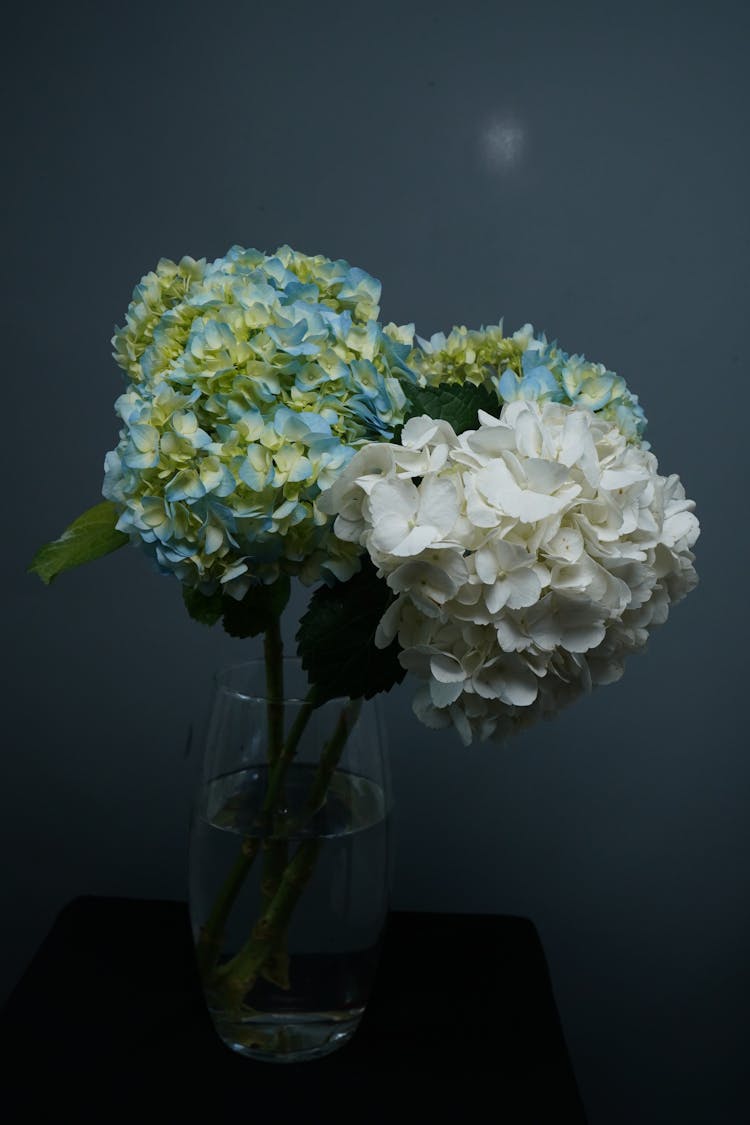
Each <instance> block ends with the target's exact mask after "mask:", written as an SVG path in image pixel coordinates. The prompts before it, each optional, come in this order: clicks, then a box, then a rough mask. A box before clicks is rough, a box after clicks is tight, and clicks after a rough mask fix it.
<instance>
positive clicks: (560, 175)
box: [0, 0, 750, 1125]
mask: <svg viewBox="0 0 750 1125" xmlns="http://www.w3.org/2000/svg"><path fill="white" fill-rule="evenodd" d="M747 11H748V9H747V6H746V5H745V4H744V3H742V2H739V0H738V2H737V3H723V2H713V3H704V4H693V5H684V4H679V5H678V4H674V5H672V4H658V3H657V4H649V5H641V4H638V3H629V4H627V5H623V4H612V5H608V4H588V3H575V2H573V3H571V4H567V5H558V4H553V3H548V4H539V3H524V4H518V3H516V4H503V3H497V4H490V3H476V2H471V0H464V2H463V3H461V4H455V5H447V4H442V5H441V4H439V3H438V4H434V3H433V4H412V5H403V6H402V5H396V4H393V3H380V4H378V5H375V4H371V5H369V6H368V7H367V9H365V7H364V6H359V5H344V4H326V3H318V4H315V5H307V4H302V3H294V2H293V3H291V4H284V5H279V6H278V7H273V9H272V10H269V5H267V4H260V3H258V4H248V3H236V4H234V5H232V6H231V8H229V9H228V8H226V7H224V6H218V5H214V6H211V5H204V4H197V3H185V4H159V3H155V4H149V5H146V4H142V5H139V4H133V3H129V4H127V5H125V4H109V5H107V4H93V3H92V4H83V3H78V4H75V3H74V4H70V5H61V6H59V7H57V6H56V7H53V6H52V5H49V6H47V7H45V6H43V5H42V6H40V5H38V4H37V5H30V6H29V7H28V8H27V9H26V12H25V14H24V15H14V16H12V17H10V19H11V23H10V25H9V26H8V25H6V29H5V32H6V35H5V48H4V49H5V51H6V53H7V58H6V60H5V63H4V67H3V73H4V76H5V78H6V90H5V94H4V98H3V110H4V113H5V115H6V127H5V155H6V158H7V159H6V186H7V189H8V200H7V204H6V207H5V209H4V215H3V223H4V225H5V231H4V235H3V243H2V246H3V273H4V281H5V286H4V299H3V302H2V312H3V319H4V325H3V333H2V340H3V350H4V357H3V428H2V432H3V443H2V444H3V451H4V454H5V455H6V456H7V461H6V464H5V466H4V469H3V478H2V479H3V483H4V497H3V509H4V514H5V533H4V543H5V547H4V550H3V552H2V556H1V557H0V559H1V563H2V570H3V576H4V587H3V589H4V593H5V598H4V611H3V617H4V624H5V636H6V640H5V645H4V650H5V657H6V659H5V673H4V676H3V687H4V689H5V692H6V701H5V707H4V712H3V713H4V718H5V723H4V725H5V734H6V736H7V737H6V739H5V748H4V751H3V754H2V759H1V761H2V770H3V774H4V778H3V783H2V789H1V790H0V794H1V796H0V800H1V801H2V815H1V816H0V831H1V832H2V844H1V845H0V855H2V857H3V899H4V909H3V932H2V943H3V956H2V964H1V965H0V968H1V970H2V979H3V983H4V985H5V987H6V988H7V987H8V986H10V985H11V984H12V983H13V982H14V980H15V979H17V977H18V975H19V973H20V972H21V971H22V969H23V967H24V965H25V964H26V963H27V961H28V958H29V957H30V955H31V953H32V951H33V949H34V948H35V946H36V944H37V943H38V942H39V941H40V940H41V938H42V937H43V935H44V933H45V932H46V930H47V928H48V927H49V925H50V924H51V922H52V920H53V918H54V915H55V913H56V912H57V911H58V910H59V909H60V907H62V905H63V904H64V903H65V902H66V901H68V900H69V899H70V898H72V897H74V896H76V895H79V894H82V893H94V894H117V895H133V896H143V897H148V896H155V897H171V898H180V897H184V896H185V893H186V873H185V832H186V827H187V819H188V810H189V803H190V795H191V790H192V785H193V776H194V770H195V755H194V754H193V755H190V756H189V757H185V741H186V734H187V729H188V725H189V721H190V719H191V718H192V717H195V716H196V715H198V713H199V712H200V709H201V707H202V706H203V702H204V701H205V698H206V696H207V691H208V684H209V678H210V675H211V673H212V672H213V670H214V668H215V667H216V666H217V665H219V664H223V663H226V662H228V661H234V660H236V659H238V658H241V657H242V656H244V655H246V654H248V655H249V654H252V655H254V654H255V653H256V652H257V649H256V647H255V646H254V645H253V644H252V643H240V642H234V641H232V640H230V639H229V638H227V637H225V636H224V635H222V633H221V632H216V631H208V630H204V629H202V628H201V627H199V626H197V625H195V624H193V623H192V622H190V621H189V620H188V619H187V617H186V615H185V614H184V611H183V609H182V605H181V599H180V596H179V587H178V586H177V584H176V583H172V582H171V581H170V580H169V579H166V578H162V577H160V576H158V575H156V574H155V573H154V572H153V571H152V570H151V568H150V564H149V563H148V562H147V561H146V560H145V558H143V557H142V556H140V555H139V554H138V553H137V552H135V551H132V550H124V551H121V552H119V553H118V554H116V555H114V556H112V557H110V558H108V559H106V560H102V561H100V562H98V563H95V564H91V565H90V566H87V567H85V568H82V569H81V570H79V571H78V572H75V573H71V574H70V575H66V576H64V577H63V578H61V579H60V580H59V581H58V582H57V583H56V584H55V585H54V586H53V587H51V588H50V589H45V588H43V587H42V585H41V584H40V583H39V582H38V581H37V580H36V579H34V578H32V577H31V576H28V575H26V574H25V573H24V571H25V567H26V565H27V563H28V561H29V559H30V558H31V556H32V554H33V552H34V551H35V549H36V548H37V546H38V545H39V544H40V543H41V542H42V541H44V540H47V539H49V538H52V537H54V536H55V535H57V534H58V533H59V532H60V531H61V530H62V528H63V527H64V526H65V525H66V524H67V523H68V522H70V520H71V519H72V518H73V517H75V516H76V515H77V514H78V513H79V512H80V511H81V510H82V509H84V508H86V507H88V506H89V505H90V504H92V503H94V502H96V500H97V498H98V496H99V488H100V484H101V477H102V462H103V456H104V453H105V451H106V450H107V449H109V448H111V447H112V446H113V445H114V444H115V441H116V434H117V424H116V419H115V417H114V414H113V410H112V404H113V401H114V398H115V397H116V395H117V394H118V393H119V390H120V385H121V384H120V377H119V372H118V371H117V369H116V368H115V366H114V363H113V361H112V360H111V358H110V350H111V349H110V342H109V341H110V336H111V332H112V326H113V325H114V324H115V323H120V322H121V321H122V318H123V315H124V311H125V308H126V306H127V303H128V300H129V297H130V292H131V289H132V287H133V285H134V284H135V282H136V281H137V280H138V279H139V278H140V276H141V275H142V274H143V273H144V272H146V271H147V270H148V269H150V268H152V266H153V265H154V264H155V263H156V261H157V259H158V258H159V257H160V256H162V255H165V256H171V257H177V258H178V257H180V256H181V255H182V254H184V253H190V254H192V255H194V256H195V257H200V256H208V257H216V256H218V255H220V254H222V253H224V252H225V251H226V249H227V248H228V247H229V246H230V245H231V244H233V243H235V242H239V243H241V244H244V245H249V246H256V247H259V248H261V249H265V250H272V249H274V248H275V247H276V246H277V245H279V244H280V243H282V242H289V243H290V244H291V245H293V246H295V247H297V248H298V249H301V250H304V251H307V252H308V253H316V252H323V253H326V254H328V255H330V256H333V257H337V256H341V257H345V258H347V259H348V260H349V261H351V262H352V263H355V264H358V265H361V266H363V267H365V268H366V269H368V270H369V271H370V272H372V273H373V274H374V275H375V276H377V277H378V278H380V279H381V280H382V282H383V285H384V298H383V302H382V310H383V315H384V317H385V318H386V319H391V318H392V319H395V320H398V321H410V320H415V321H416V323H417V327H418V330H419V331H420V333H421V334H422V335H427V334H430V333H431V332H433V331H436V330H438V329H447V328H449V327H450V326H451V324H453V323H456V322H459V323H461V322H463V323H466V324H469V325H472V326H478V325H480V324H482V323H492V322H496V321H497V319H498V318H499V317H500V316H501V315H503V316H504V317H505V324H506V327H508V328H509V329H513V328H516V327H518V326H520V325H521V324H522V323H524V322H525V321H526V320H530V321H532V322H533V323H534V325H535V326H536V327H537V328H538V329H540V330H546V332H547V333H548V334H549V336H550V337H552V338H554V337H557V339H558V340H559V341H560V343H561V344H562V345H563V347H566V348H567V349H568V350H570V351H583V352H585V353H586V354H587V355H588V356H589V357H591V358H593V359H596V360H601V361H603V362H605V363H606V364H607V365H608V366H610V367H611V368H614V369H615V370H617V371H618V372H620V373H622V374H623V375H624V376H625V377H626V379H627V380H628V382H629V384H630V385H631V386H632V387H633V388H634V389H635V390H636V392H637V393H638V394H639V395H640V397H641V401H642V402H643V404H644V406H645V408H646V412H647V414H648V416H649V419H650V429H649V437H650V440H651V442H652V444H653V447H654V450H655V452H656V453H657V455H658V457H659V461H660V466H661V469H662V471H663V472H672V471H676V472H678V473H679V474H680V476H681V477H682V479H683V481H684V483H685V486H686V488H687V491H688V495H690V496H692V497H693V498H695V500H696V501H697V512H698V515H699V517H700V519H701V523H702V536H701V538H700V540H699V541H698V544H697V548H696V554H697V567H698V570H699V574H700V577H701V584H700V586H699V587H698V589H697V590H696V591H695V592H694V593H693V594H692V595H691V596H690V597H689V598H688V599H687V601H686V602H684V603H683V604H682V605H680V606H679V607H677V609H676V610H675V611H674V614H673V616H672V617H671V619H670V621H669V623H668V625H667V626H666V628H664V629H663V630H661V631H660V632H657V633H656V634H655V636H654V638H653V640H652V643H651V645H650V650H649V652H648V653H647V654H646V655H643V656H638V657H636V658H634V659H633V660H632V662H631V665H630V667H629V670H628V672H627V674H626V677H625V679H624V680H623V681H621V682H620V683H619V684H618V685H616V686H613V687H610V688H605V689H602V690H601V692H600V693H597V694H595V695H594V696H593V697H592V698H591V699H589V700H587V701H584V702H582V703H579V704H578V705H576V706H575V707H574V708H573V709H571V710H570V711H569V712H567V713H565V714H563V715H561V716H560V717H559V718H558V720H557V721H556V722H554V723H552V724H545V725H544V726H543V727H541V728H539V729H537V730H534V731H533V732H530V733H528V734H526V735H524V736H523V737H522V738H519V739H518V741H516V742H514V743H512V744H511V745H509V746H507V747H506V748H505V749H501V750H498V749H497V748H496V747H493V746H492V745H489V744H485V745H482V746H476V747H472V748H470V749H463V748H462V747H461V745H460V744H459V742H458V740H457V739H456V738H455V737H454V736H453V735H451V734H449V733H448V734H444V735H443V734H441V735H435V734H431V733H428V732H426V731H425V729H424V728H422V727H420V726H419V724H418V723H417V721H416V720H415V719H414V718H413V717H412V716H411V712H410V693H409V691H408V690H407V689H405V688H401V689H399V690H397V691H395V692H393V693H392V694H391V695H390V696H389V697H388V699H387V701H386V704H385V706H386V716H387V725H388V731H389V736H390V743H391V752H392V762H393V772H394V787H395V795H396V801H397V808H398V822H397V829H398V834H399V852H398V858H397V863H396V881H395V905H396V906H399V907H403V908H413V909H437V910H454V911H471V912H474V911H491V912H497V913H512V914H520V915H525V916H528V917H529V918H531V919H532V920H533V921H534V923H535V924H536V926H537V927H538V930H539V933H540V935H541V939H542V941H543V943H544V947H545V950H546V953H547V957H548V961H549V966H550V972H551V977H552V981H553V986H554V991H555V996H556V998H557V1002H558V1005H559V1010H560V1015H561V1019H562V1023H563V1026H564V1030H565V1034H566V1037H567V1041H568V1044H569V1047H570V1051H571V1055H572V1058H573V1063H574V1066H575V1070H576V1074H577V1077H578V1080H579V1084H580V1087H581V1091H582V1095H583V1098H584V1101H585V1104H586V1107H587V1110H588V1113H589V1117H590V1121H591V1122H592V1125H619V1123H623V1125H632V1123H633V1122H635V1121H638V1122H639V1123H650V1122H654V1123H661V1122H672V1121H678V1120H679V1121H680V1122H683V1123H685V1122H696V1123H708V1122H711V1125H717V1123H723V1122H727V1123H730V1122H732V1123H734V1122H739V1121H740V1120H744V1119H745V1116H746V1112H747V1105H748V1103H747V1099H746V1097H745V1094H744V1090H745V1087H746V1079H745V1078H744V1077H743V1072H744V1064H745V1059H744V1052H743V1051H742V1043H743V1040H744V1041H745V1042H747V1033H748V1022H747V1009H748V1001H749V1000H750V988H748V983H749V982H748V976H749V970H748V957H747V950H748V938H749V937H750V933H749V929H750V926H749V921H750V919H749V909H748V876H747V864H746V857H747V852H748V835H749V830H748V817H747V802H748V765H747V755H746V730H745V727H746V723H745V713H744V710H743V707H742V698H741V693H742V694H744V693H745V692H746V668H745V666H746V659H747V657H746V637H747V625H748V620H747V617H748V615H747V581H746V573H747V558H748V549H749V548H750V543H749V542H748V530H747V507H748V505H747V468H746V466H747V461H746V456H747V424H748V418H749V417H750V413H749V409H748V408H749V406H750V402H749V401H748V382H747V351H746V334H747V312H748V284H749V282H750V274H749V273H748V265H747V262H748V248H749V245H750V223H749V222H748V211H747V200H748V194H749V193H748V189H749V188H750V184H749V183H748V180H749V178H750V177H749V175H748V173H749V171H750V165H749V162H748V152H747V138H748V132H747V124H748V106H749V99H748V67H747V61H746V60H747V52H748V17H747ZM4 18H5V17H4ZM296 604H297V608H299V603H296ZM293 626H294V623H293V621H292V620H291V619H290V620H289V621H288V622H287V633H288V636H289V637H291V636H292V634H293ZM461 984H462V982H461V980H460V979H458V980H457V981H455V982H452V981H450V982H448V987H449V988H450V987H461Z"/></svg>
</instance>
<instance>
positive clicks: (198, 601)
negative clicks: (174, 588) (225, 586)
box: [182, 586, 224, 625]
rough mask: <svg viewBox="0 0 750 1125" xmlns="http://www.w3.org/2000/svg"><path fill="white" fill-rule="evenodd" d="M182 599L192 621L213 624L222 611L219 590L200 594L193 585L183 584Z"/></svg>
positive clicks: (222, 606) (221, 597)
mask: <svg viewBox="0 0 750 1125" xmlns="http://www.w3.org/2000/svg"><path fill="white" fill-rule="evenodd" d="M182 600H183V601H184V603H185V608H186V609H187V611H188V613H189V614H190V616H191V617H192V619H193V621H199V622H200V623H201V625H215V624H216V622H217V621H218V620H219V618H220V617H221V615H222V613H223V612H224V599H223V596H222V593H221V590H217V591H216V593H215V594H202V593H201V592H200V590H196V589H195V588H194V587H193V586H183V587H182Z"/></svg>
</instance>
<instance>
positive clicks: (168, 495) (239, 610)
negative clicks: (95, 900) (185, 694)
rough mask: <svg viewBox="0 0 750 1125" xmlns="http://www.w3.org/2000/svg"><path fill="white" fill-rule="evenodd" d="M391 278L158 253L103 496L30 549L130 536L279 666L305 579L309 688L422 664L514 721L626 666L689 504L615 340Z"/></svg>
mask: <svg viewBox="0 0 750 1125" xmlns="http://www.w3.org/2000/svg"><path fill="white" fill-rule="evenodd" d="M379 298H380V285H379V283H378V282H377V281H375V280H374V279H373V278H372V277H371V276H370V275H369V274H367V273H366V272H365V271H364V270H361V269H357V268H352V267H351V266H350V265H349V264H348V263H346V262H344V261H332V260H329V259H328V258H325V257H322V256H316V257H310V256H307V255H304V254H301V253H298V252H296V251H294V250H292V249H290V248H289V247H288V246H283V247H281V248H280V249H278V250H277V251H276V252H275V253H274V254H271V255H265V254H263V253H260V252H259V251H257V250H246V249H242V248H241V247H238V246H235V247H233V248H232V249H231V250H229V252H228V253H227V254H226V255H225V256H224V257H223V258H219V259H218V260H216V261H214V262H211V263H209V262H207V261H205V260H200V261H195V260H193V259H192V258H183V259H182V261H180V262H179V263H178V264H175V263H174V262H171V261H166V260H162V261H160V262H159V264H158V266H157V267H156V269H155V271H154V272H152V273H149V274H147V275H146V276H145V277H144V278H143V279H142V280H141V282H140V284H139V285H138V286H137V287H136V289H135V291H134V294H133V299H132V302H131V304H130V306H129V308H128V311H127V316H126V320H125V324H124V325H123V326H122V327H121V328H118V329H117V330H116V333H115V336H114V339H113V344H114V356H115V359H116V360H117V362H118V364H119V365H120V367H121V368H122V369H123V371H124V372H125V375H126V378H127V385H126V387H125V390H124V391H123V393H122V394H121V395H120V397H119V398H118V399H117V402H116V411H117V414H118V416H119V418H120V420H121V423H122V427H121V430H120V434H119V441H118V443H117V445H116V448H115V449H113V450H112V451H111V452H109V453H108V454H107V455H106V458H105V473H104V485H103V494H104V497H105V499H104V501H103V502H101V503H99V504H97V505H96V506H95V507H93V508H92V509H90V510H89V511H87V512H86V513H84V515H82V516H81V517H80V518H79V519H77V520H76V521H75V522H74V523H73V524H72V525H71V526H70V527H69V528H68V529H67V530H66V531H65V532H64V533H63V535H62V536H61V538H60V539H58V540H56V541H55V542H53V543H50V544H48V545H47V546H45V547H43V548H42V549H41V550H40V551H39V552H38V554H37V556H36V558H35V559H34V561H33V563H32V566H31V569H32V570H33V571H35V572H36V573H37V574H38V575H39V576H40V577H41V578H42V579H43V580H44V581H45V582H49V581H51V580H52V579H53V578H54V577H55V576H56V575H57V574H59V573H60V572H61V571H63V570H66V569H69V568H70V567H72V566H75V565H78V564H79V563H82V562H85V561H87V560H89V559H93V558H95V557H97V556H100V555H104V554H106V553H108V552H110V551H112V550H114V549H115V548H118V547H120V546H121V545H123V544H125V543H127V542H130V543H133V544H135V545H137V546H138V547H140V548H142V549H144V550H145V551H146V552H147V554H149V555H150V556H151V558H152V559H153V561H154V563H155V565H156V567H157V568H158V569H159V570H160V571H161V572H163V573H164V574H167V575H170V576H172V577H174V578H176V579H177V580H178V582H179V583H180V586H181V589H182V593H183V597H184V601H185V605H186V607H187V609H188V611H189V613H190V614H191V615H192V616H193V617H194V618H195V619H196V620H198V621H199V622H202V623H204V624H208V625H211V624H214V623H216V622H218V621H220V620H221V621H222V622H223V626H224V628H225V629H226V630H227V631H228V632H229V633H230V634H232V635H234V636H238V637H248V636H257V635H260V634H264V637H265V653H266V660H267V667H268V683H269V685H270V686H271V689H272V691H280V672H279V669H280V667H281V665H280V661H281V632H280V627H279V620H280V617H281V614H282V612H283V610H284V607H285V605H286V602H287V599H288V596H289V590H290V580H291V579H293V578H296V579H298V580H299V581H301V582H302V583H303V584H304V585H306V586H308V587H312V586H315V587H316V589H315V590H314V592H313V593H312V596H311V599H310V603H309V606H308V608H307V610H306V612H305V614H304V616H303V617H302V620H301V622H300V624H299V630H298V633H297V640H298V647H299V655H300V657H301V660H302V664H303V666H304V668H305V669H306V670H307V672H308V675H309V680H310V685H311V687H310V692H311V694H310V700H311V704H319V703H322V702H323V701H325V700H329V699H332V698H336V697H339V696H349V697H350V698H351V699H352V700H358V699H361V698H371V697H372V696H373V695H375V694H377V693H379V692H383V691H387V690H388V689H389V688H390V687H391V686H392V685H393V684H395V683H397V682H400V681H401V680H402V679H403V678H404V676H405V675H406V673H407V672H410V673H412V675H413V676H414V678H415V680H416V684H417V687H416V693H415V695H414V701H413V707H414V711H415V714H416V715H417V717H418V718H419V719H420V720H421V722H423V723H424V724H425V725H426V726H428V727H431V728H439V727H450V726H452V727H454V728H455V730H456V731H457V733H458V735H459V737H460V738H461V740H462V741H463V742H464V743H467V744H468V743H470V742H471V741H472V740H473V739H479V740H484V739H489V738H501V737H504V736H505V735H507V734H509V733H511V732H513V731H514V730H516V729H518V728H520V727H523V726H526V725H527V724H529V723H531V722H533V721H535V720H536V719H537V718H539V717H540V716H550V715H552V714H554V713H555V712H556V711H557V710H558V709H559V708H560V707H561V706H563V705H565V704H567V703H568V702H569V701H571V700H572V699H574V698H575V697H577V696H579V695H581V694H582V693H585V692H587V691H589V690H590V689H591V688H592V686H594V685H600V684H606V683H611V682H612V681H614V680H616V679H618V677H619V676H620V675H621V674H622V672H623V666H624V661H625V657H626V656H627V655H628V653H631V652H634V651H636V650H638V649H640V648H642V647H643V645H644V644H645V642H646V640H647V637H648V634H649V631H650V629H651V628H652V627H653V626H655V625H658V624H661V623H662V622H664V621H665V619H666V617H667V614H668V611H669V607H670V605H671V604H673V603H674V602H677V601H679V600H680V599H681V598H682V597H683V596H684V595H685V594H686V593H687V592H688V591H689V590H690V589H691V588H692V587H693V586H694V584H695V582H696V581H697V579H696V574H695V570H694V568H693V561H694V556H693V554H692V551H691V548H692V547H693V545H694V543H695V540H696V538H697V536H698V522H697V520H696V517H695V515H694V514H693V508H694V504H693V502H692V501H691V500H688V499H687V498H686V496H685V491H684V489H683V487H682V485H681V483H680V481H679V479H678V477H677V476H674V475H671V476H662V475H660V473H659V471H658V465H657V460H656V457H655V456H654V454H653V453H652V452H651V450H650V447H649V444H648V442H647V441H645V440H644V429H645V417H644V414H643V411H642V409H641V406H640V404H639V402H638V398H637V397H636V395H634V394H633V393H632V392H631V391H630V390H629V389H628V388H627V386H626V384H625V381H624V380H623V379H622V378H621V377H620V376H618V375H616V374H615V373H614V372H612V371H609V370H607V369H606V368H605V367H604V366H603V365H602V364H600V363H592V362H590V361H589V360H587V359H585V358H584V357H583V356H582V355H577V354H573V355H571V354H568V353H566V352H565V351H563V350H562V348H560V347H559V346H558V345H557V344H556V343H554V342H552V343H550V342H548V341H547V339H546V337H545V336H543V335H538V334H536V333H535V332H534V330H533V328H532V327H531V325H528V324H527V325H525V326H524V327H522V328H521V329H520V330H519V331H517V332H514V333H513V334H512V335H505V334H504V332H503V326H502V324H499V325H498V326H494V327H489V328H482V329H480V330H476V331H469V330H467V329H466V328H463V327H459V328H454V329H453V330H452V331H451V332H450V334H449V335H448V336H444V335H442V334H441V335H437V336H433V337H432V339H431V340H429V341H428V340H424V339H421V338H419V337H416V336H415V333H414V326H413V325H406V326H397V325H395V324H386V325H383V324H381V323H380V321H379V320H378V315H379V307H378V301H379ZM276 885H277V886H278V882H277V884H276ZM217 925H218V926H219V927H220V925H221V918H220V917H219V918H218V921H217ZM215 936H216V935H211V934H208V935H206V941H207V948H211V947H212V940H213V938H215ZM256 952H257V950H256ZM274 953H278V950H275V949H274V948H273V944H272V943H271V944H268V943H266V947H264V948H263V950H262V956H260V957H256V958H255V970H254V971H258V969H259V968H262V967H263V963H264V958H265V964H266V965H268V964H270V963H271V961H272V959H273V956H274ZM209 960H210V958H209ZM243 983H244V984H247V981H246V980H245V981H244V982H243Z"/></svg>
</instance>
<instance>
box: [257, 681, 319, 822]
mask: <svg viewBox="0 0 750 1125" xmlns="http://www.w3.org/2000/svg"><path fill="white" fill-rule="evenodd" d="M316 700H317V689H316V687H315V685H313V686H312V687H311V688H310V690H309V691H308V693H307V695H306V697H305V699H304V701H303V703H302V706H301V707H300V709H299V711H298V712H297V717H296V718H295V720H294V722H293V723H292V726H291V729H290V731H289V734H288V736H287V739H286V742H285V743H284V745H283V746H282V748H281V753H280V754H279V755H278V756H277V758H276V761H275V763H274V765H273V768H272V770H271V773H270V776H269V779H268V788H267V790H266V796H265V799H264V801H263V808H262V810H261V811H262V813H263V818H264V823H265V828H266V830H268V829H269V828H270V826H271V824H272V822H273V821H272V817H273V813H274V811H275V809H276V806H277V805H278V803H279V797H280V796H281V792H282V789H283V786H284V781H285V780H286V774H287V770H288V769H289V766H290V765H291V763H292V761H293V760H294V755H295V754H296V753H297V746H298V745H299V740H300V738H301V737H302V735H303V733H304V731H305V727H306V726H307V724H308V722H309V719H310V716H311V715H312V713H313V711H314V710H315V704H316Z"/></svg>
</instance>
